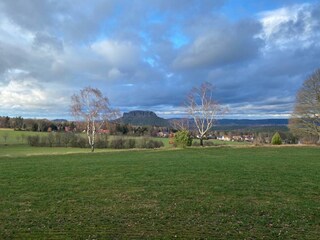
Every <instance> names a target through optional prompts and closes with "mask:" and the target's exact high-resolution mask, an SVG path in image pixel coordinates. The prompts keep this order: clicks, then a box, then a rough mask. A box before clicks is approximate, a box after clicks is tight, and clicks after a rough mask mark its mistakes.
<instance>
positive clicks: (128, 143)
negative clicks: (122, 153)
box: [125, 138, 136, 148]
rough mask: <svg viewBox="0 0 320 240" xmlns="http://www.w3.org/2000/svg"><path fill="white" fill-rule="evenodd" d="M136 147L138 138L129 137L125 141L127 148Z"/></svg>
mask: <svg viewBox="0 0 320 240" xmlns="http://www.w3.org/2000/svg"><path fill="white" fill-rule="evenodd" d="M135 147H136V140H135V139H132V138H130V139H127V141H126V142H125V148H135Z"/></svg>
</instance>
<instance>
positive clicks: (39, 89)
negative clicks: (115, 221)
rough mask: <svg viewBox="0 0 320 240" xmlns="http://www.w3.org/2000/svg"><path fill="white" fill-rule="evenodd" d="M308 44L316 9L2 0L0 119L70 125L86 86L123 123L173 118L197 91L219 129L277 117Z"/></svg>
mask: <svg viewBox="0 0 320 240" xmlns="http://www.w3.org/2000/svg"><path fill="white" fill-rule="evenodd" d="M319 39H320V2H319V1H316V0H305V1H303V0H283V1H277V0H265V1H255V0H246V1H240V0H239V1H231V0H216V1H211V0H203V1H197V0H190V1H184V0H175V1H165V0H163V1H161V0H150V1H143V0H131V1H129V0H117V1H116V0H108V1H104V0H92V1H90V2H89V1H81V0H79V1H73V0H64V1H56V0H31V1H11V0H2V1H1V2H0V102H1V103H0V116H7V115H8V116H11V117H15V116H22V117H24V118H48V119H54V118H66V119H70V114H69V105H70V99H71V96H72V95H73V94H74V93H76V92H78V91H79V90H80V89H82V88H84V87H86V86H91V87H94V88H99V89H100V90H101V91H102V92H103V93H104V95H105V96H107V97H108V98H109V100H110V103H111V105H112V107H115V108H119V109H120V110H121V111H122V112H128V111H131V110H149V111H154V112H155V113H156V114H157V115H158V116H160V117H163V118H171V117H180V116H184V109H183V107H182V103H183V101H184V99H185V97H186V95H187V94H188V92H189V91H190V90H191V88H192V87H194V86H199V85H200V84H201V83H202V82H203V81H208V82H210V83H212V84H213V85H214V86H215V96H214V98H215V99H216V100H217V101H218V102H219V103H220V104H222V105H223V106H225V107H228V109H229V113H228V114H226V115H225V116H224V117H223V118H229V119H230V118H235V119H261V118H288V117H289V116H290V113H291V111H292V109H293V105H294V101H295V96H296V93H297V90H298V89H299V88H300V87H301V85H302V83H303V81H304V80H305V79H306V78H307V77H308V76H309V75H310V74H311V73H312V72H313V71H314V70H316V69H317V68H319V67H320V64H319V59H320V41H319Z"/></svg>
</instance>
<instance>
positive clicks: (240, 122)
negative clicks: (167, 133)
mask: <svg viewBox="0 0 320 240" xmlns="http://www.w3.org/2000/svg"><path fill="white" fill-rule="evenodd" d="M179 119H180V118H170V119H168V121H169V122H170V123H172V122H173V121H176V120H179ZM288 123H289V120H288V119H218V120H217V122H216V124H215V125H216V126H287V125H288ZM193 124H194V121H193V119H191V118H190V119H189V125H190V126H192V125H193Z"/></svg>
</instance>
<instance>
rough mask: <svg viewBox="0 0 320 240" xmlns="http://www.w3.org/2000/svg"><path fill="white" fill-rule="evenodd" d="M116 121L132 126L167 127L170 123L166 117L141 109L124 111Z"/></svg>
mask: <svg viewBox="0 0 320 240" xmlns="http://www.w3.org/2000/svg"><path fill="white" fill-rule="evenodd" d="M118 121H119V122H121V123H124V124H131V125H134V126H158V127H168V126H169V125H170V124H169V121H168V120H167V119H164V118H161V117H158V116H157V114H155V113H154V112H152V111H141V110H136V111H131V112H128V113H124V114H123V117H121V118H119V119H118Z"/></svg>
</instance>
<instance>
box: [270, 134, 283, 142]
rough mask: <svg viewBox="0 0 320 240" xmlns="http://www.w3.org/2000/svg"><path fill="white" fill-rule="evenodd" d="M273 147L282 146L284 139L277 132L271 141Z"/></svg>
mask: <svg viewBox="0 0 320 240" xmlns="http://www.w3.org/2000/svg"><path fill="white" fill-rule="evenodd" d="M271 143H272V145H281V144H282V139H281V137H280V134H279V133H278V132H276V133H275V134H274V135H273V137H272V140H271Z"/></svg>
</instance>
